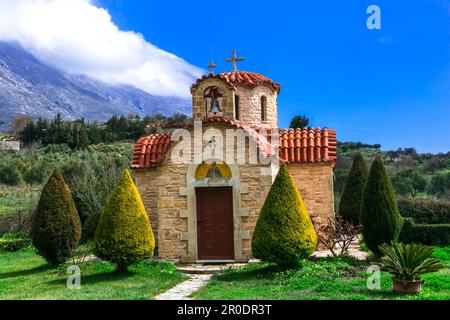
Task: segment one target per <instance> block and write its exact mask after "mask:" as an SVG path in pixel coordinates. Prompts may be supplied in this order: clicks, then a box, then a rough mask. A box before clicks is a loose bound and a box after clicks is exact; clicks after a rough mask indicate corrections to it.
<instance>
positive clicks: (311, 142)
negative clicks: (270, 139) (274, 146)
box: [280, 128, 337, 163]
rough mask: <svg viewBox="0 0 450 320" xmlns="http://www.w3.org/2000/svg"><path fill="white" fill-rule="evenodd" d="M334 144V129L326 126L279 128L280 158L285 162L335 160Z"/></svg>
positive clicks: (335, 142)
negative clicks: (323, 127)
mask: <svg viewBox="0 0 450 320" xmlns="http://www.w3.org/2000/svg"><path fill="white" fill-rule="evenodd" d="M336 144H337V141H336V131H334V130H328V129H327V128H325V129H320V128H315V129H312V128H311V129H303V130H302V129H290V130H281V131H280V158H281V159H282V160H284V161H286V162H287V163H307V162H330V161H335V160H336V155H337V154H336Z"/></svg>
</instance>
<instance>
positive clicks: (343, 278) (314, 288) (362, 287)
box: [194, 247, 450, 300]
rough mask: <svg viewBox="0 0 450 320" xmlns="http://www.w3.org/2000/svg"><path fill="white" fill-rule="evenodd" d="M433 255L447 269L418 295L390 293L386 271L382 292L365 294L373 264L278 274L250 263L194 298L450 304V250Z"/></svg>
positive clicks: (329, 264) (330, 261)
mask: <svg viewBox="0 0 450 320" xmlns="http://www.w3.org/2000/svg"><path fill="white" fill-rule="evenodd" d="M435 256H436V257H437V258H439V259H440V260H441V261H444V262H445V264H446V269H444V270H441V271H440V272H439V273H434V274H429V275H425V276H424V279H425V286H424V288H423V292H422V293H421V294H420V295H419V296H399V295H396V294H394V293H392V282H391V278H392V277H391V275H389V274H388V273H385V272H383V273H382V276H381V290H376V291H371V290H369V289H367V278H368V276H369V274H368V273H367V271H366V270H367V266H368V265H369V263H367V262H360V261H357V260H355V259H351V258H342V259H334V258H323V259H318V260H307V261H305V262H304V263H303V265H302V267H301V268H299V269H297V270H292V271H285V272H279V271H277V269H276V267H275V266H274V265H271V264H265V263H257V264H249V265H247V266H246V267H244V268H242V269H238V270H229V271H227V272H226V273H225V274H222V275H215V276H214V277H213V279H212V281H211V282H210V283H209V284H208V285H206V286H205V287H203V288H202V289H200V290H199V291H198V292H196V293H195V294H194V298H195V299H202V300H203V299H214V300H218V299H225V300H236V299H238V300H247V299H257V300H354V299H364V300H365V299H376V300H378V299H440V300H444V299H445V300H448V299H450V269H449V267H450V248H448V247H447V248H437V249H436V252H435Z"/></svg>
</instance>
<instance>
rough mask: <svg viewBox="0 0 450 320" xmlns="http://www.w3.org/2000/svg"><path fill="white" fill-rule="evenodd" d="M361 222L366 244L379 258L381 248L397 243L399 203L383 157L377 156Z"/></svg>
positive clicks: (371, 172)
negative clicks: (385, 244) (387, 244)
mask: <svg viewBox="0 0 450 320" xmlns="http://www.w3.org/2000/svg"><path fill="white" fill-rule="evenodd" d="M360 222H361V224H362V226H363V237H364V242H365V243H366V244H367V246H368V247H369V249H370V250H371V251H372V252H373V253H375V254H376V255H377V256H380V255H381V252H380V250H379V246H380V245H381V244H383V243H391V242H396V241H397V240H398V237H399V234H400V231H401V229H402V225H403V218H402V216H401V215H400V212H399V210H398V207H397V200H396V196H395V193H394V188H393V187H392V184H391V181H390V179H389V176H388V173H387V171H386V168H385V167H384V165H383V161H382V160H381V157H379V156H378V157H376V159H375V161H374V162H373V164H372V167H371V169H370V173H369V177H368V178H367V183H366V187H365V189H364V194H363V202H362V207H361V217H360Z"/></svg>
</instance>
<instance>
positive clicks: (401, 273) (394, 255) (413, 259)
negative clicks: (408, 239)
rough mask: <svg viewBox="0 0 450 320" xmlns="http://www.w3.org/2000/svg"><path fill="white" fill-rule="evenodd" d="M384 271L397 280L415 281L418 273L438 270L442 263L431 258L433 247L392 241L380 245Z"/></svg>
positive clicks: (418, 275) (417, 278)
mask: <svg viewBox="0 0 450 320" xmlns="http://www.w3.org/2000/svg"><path fill="white" fill-rule="evenodd" d="M380 251H381V252H382V253H383V255H384V256H383V258H382V259H381V261H382V264H383V268H384V270H385V271H387V272H389V273H391V274H393V275H394V277H395V279H397V280H405V281H417V280H420V279H421V278H420V275H422V274H426V273H432V272H436V271H439V270H440V269H442V268H443V267H444V265H443V264H442V263H441V262H440V261H439V260H437V259H434V258H431V255H432V254H433V248H432V247H428V246H423V245H417V244H403V243H392V244H386V243H385V244H383V245H381V246H380Z"/></svg>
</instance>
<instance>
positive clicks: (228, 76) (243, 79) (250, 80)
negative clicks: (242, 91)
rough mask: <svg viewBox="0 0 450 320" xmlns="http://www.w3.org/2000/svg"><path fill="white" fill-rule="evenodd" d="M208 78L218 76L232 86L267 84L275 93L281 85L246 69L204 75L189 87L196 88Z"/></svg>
mask: <svg viewBox="0 0 450 320" xmlns="http://www.w3.org/2000/svg"><path fill="white" fill-rule="evenodd" d="M209 78H219V79H222V80H225V81H226V82H227V83H228V84H229V85H231V86H232V87H233V88H235V87H236V85H243V86H247V87H255V86H257V85H260V84H267V85H269V86H270V87H272V89H273V90H275V91H276V92H277V93H280V90H281V85H280V84H279V83H276V82H274V81H273V80H271V79H269V78H267V77H265V76H263V75H261V74H259V73H255V72H248V71H233V72H222V73H219V74H217V75H212V74H209V75H205V76H203V77H201V78H200V79H198V80H197V82H196V83H195V84H194V85H192V87H191V89H194V88H196V87H197V86H198V85H199V83H200V82H201V81H203V80H205V79H209Z"/></svg>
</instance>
